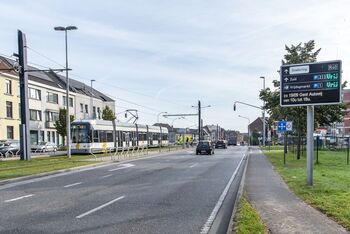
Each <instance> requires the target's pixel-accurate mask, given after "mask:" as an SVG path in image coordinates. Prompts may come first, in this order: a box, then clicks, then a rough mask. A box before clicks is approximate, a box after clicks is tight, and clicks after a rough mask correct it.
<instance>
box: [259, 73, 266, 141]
mask: <svg viewBox="0 0 350 234" xmlns="http://www.w3.org/2000/svg"><path fill="white" fill-rule="evenodd" d="M260 79H263V90H265V77H264V76H260ZM262 116H263V131H262V132H263V146H265V142H266V138H265V137H266V136H265V135H266V126H265V101H264V106H263V113H262Z"/></svg>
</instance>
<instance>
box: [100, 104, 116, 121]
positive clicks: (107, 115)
mask: <svg viewBox="0 0 350 234" xmlns="http://www.w3.org/2000/svg"><path fill="white" fill-rule="evenodd" d="M102 119H103V120H110V121H113V120H115V119H116V117H115V114H114V112H113V110H112V109H111V108H110V107H109V106H106V107H105V108H104V109H103V111H102Z"/></svg>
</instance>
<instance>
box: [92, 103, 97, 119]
mask: <svg viewBox="0 0 350 234" xmlns="http://www.w3.org/2000/svg"><path fill="white" fill-rule="evenodd" d="M92 113H93V117H94V119H95V118H96V106H93V107H92Z"/></svg>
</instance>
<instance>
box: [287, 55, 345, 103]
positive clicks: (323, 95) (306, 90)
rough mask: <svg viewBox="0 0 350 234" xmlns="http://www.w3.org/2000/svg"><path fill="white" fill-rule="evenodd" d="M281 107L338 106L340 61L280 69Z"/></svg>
mask: <svg viewBox="0 0 350 234" xmlns="http://www.w3.org/2000/svg"><path fill="white" fill-rule="evenodd" d="M280 73H281V89H280V90H281V91H280V105H281V106H307V105H331V104H339V103H341V61H340V60H336V61H327V62H317V63H304V64H289V65H282V66H281V70H280Z"/></svg>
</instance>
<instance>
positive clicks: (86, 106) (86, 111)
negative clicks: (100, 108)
mask: <svg viewBox="0 0 350 234" xmlns="http://www.w3.org/2000/svg"><path fill="white" fill-rule="evenodd" d="M85 113H89V106H88V105H85Z"/></svg>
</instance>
